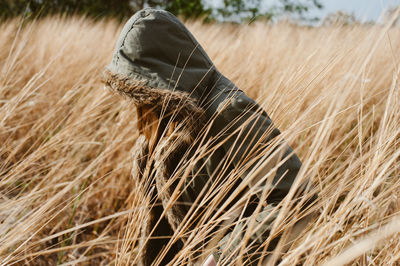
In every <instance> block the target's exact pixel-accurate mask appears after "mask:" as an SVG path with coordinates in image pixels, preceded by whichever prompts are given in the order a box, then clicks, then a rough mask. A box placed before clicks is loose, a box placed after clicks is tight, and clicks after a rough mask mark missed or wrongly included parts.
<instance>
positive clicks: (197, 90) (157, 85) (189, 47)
mask: <svg viewBox="0 0 400 266" xmlns="http://www.w3.org/2000/svg"><path fill="white" fill-rule="evenodd" d="M103 82H104V83H105V84H106V85H107V86H108V87H109V88H111V89H112V90H113V91H115V92H118V93H119V94H122V95H124V96H126V97H127V98H129V99H131V100H132V101H133V103H134V105H135V106H136V107H137V116H138V117H137V119H138V129H139V133H140V136H139V138H138V140H137V142H136V147H135V153H136V154H135V155H134V157H135V158H134V165H133V170H132V175H133V177H134V178H135V179H136V180H139V181H140V182H139V184H140V186H141V189H142V191H143V192H144V193H145V194H146V195H147V196H148V198H149V202H148V203H149V206H150V207H149V209H148V210H147V216H146V219H145V222H144V223H143V224H142V228H141V234H142V235H141V237H140V240H139V249H140V254H141V256H140V260H139V264H141V265H150V264H153V263H156V264H157V263H158V264H161V265H164V264H167V263H168V262H171V261H173V259H176V257H177V254H178V253H179V252H180V251H181V250H182V249H183V248H184V247H185V246H187V244H188V241H189V238H190V236H189V235H190V234H184V233H183V234H178V235H179V237H177V236H176V235H177V234H175V237H172V236H173V235H174V233H175V232H176V231H177V230H186V231H188V232H190V230H192V231H193V230H197V229H196V228H197V227H196V226H198V225H199V224H200V223H201V222H202V223H203V224H204V220H207V219H209V220H210V219H211V218H210V217H214V218H213V219H214V220H213V221H216V219H217V218H215V217H220V216H221V215H223V214H224V213H227V212H229V210H230V208H231V209H232V208H233V206H235V208H236V209H237V206H242V209H240V208H239V209H238V211H237V210H236V213H237V215H232V213H234V212H231V213H230V217H231V220H230V225H235V226H223V223H213V224H214V229H213V230H212V231H211V232H210V234H209V237H207V238H206V239H205V242H207V243H205V244H203V245H202V246H201V247H203V248H204V246H206V245H207V247H209V246H211V248H215V249H214V250H213V254H214V257H215V260H219V261H223V260H224V259H225V262H228V261H231V260H232V259H234V256H235V255H232V254H234V253H235V252H236V253H235V254H239V251H238V250H240V248H238V246H240V245H241V244H238V243H240V242H241V241H242V240H243V238H244V234H245V232H246V228H247V227H249V222H248V221H247V222H241V221H245V220H246V219H248V218H249V217H252V219H253V221H254V223H253V228H257V229H256V230H253V231H252V233H251V234H250V237H249V238H248V240H247V241H248V246H249V248H248V249H247V250H246V252H244V253H245V254H244V255H243V252H242V253H241V254H242V255H243V256H242V257H244V259H248V261H247V263H246V264H248V263H249V262H250V261H252V262H258V261H259V260H260V259H261V258H262V257H263V255H262V254H264V253H265V252H266V251H268V250H272V249H273V248H274V247H275V245H276V243H273V242H274V241H272V242H271V243H269V245H267V246H266V245H265V243H264V241H265V239H267V238H268V235H269V232H270V230H271V225H272V223H273V221H274V219H276V217H277V213H276V212H275V213H274V212H272V211H271V210H272V209H274V206H277V205H278V204H279V203H280V202H282V200H283V199H284V198H285V196H287V195H288V193H289V191H290V189H291V187H292V184H293V183H294V182H295V178H296V175H297V173H298V172H299V169H300V167H301V162H300V160H299V158H298V157H297V155H296V154H295V153H294V152H293V150H292V149H291V148H290V147H289V146H288V145H287V144H286V143H284V141H283V140H282V138H279V135H280V132H279V130H278V129H276V128H275V127H274V125H273V123H272V121H271V119H270V118H269V117H268V115H267V113H266V112H265V111H263V110H262V109H261V107H260V106H259V105H258V104H257V103H256V102H255V101H253V100H252V99H250V98H249V97H248V96H246V95H245V93H244V92H243V91H241V90H240V89H239V88H237V87H236V86H235V85H234V84H233V83H232V82H231V81H230V80H229V79H228V78H226V77H225V76H224V75H222V74H221V73H220V72H219V71H218V69H216V67H215V65H214V64H213V62H212V61H211V60H210V58H209V57H208V55H207V54H206V52H205V51H204V49H203V48H202V47H201V45H200V44H199V43H198V42H197V41H196V39H195V38H194V37H193V35H192V34H191V33H190V32H189V30H188V29H187V28H186V27H185V26H184V25H183V24H182V23H181V22H180V21H179V20H178V19H177V18H176V17H175V16H174V15H172V14H171V13H169V12H166V11H162V10H155V9H144V10H141V11H139V12H137V13H136V14H135V15H133V16H132V17H131V18H130V19H129V21H128V22H127V23H126V25H125V26H124V28H123V30H122V32H121V34H120V36H119V39H118V41H117V44H116V48H115V52H114V54H113V57H112V61H111V63H110V64H109V65H108V67H107V68H106V70H105V71H104V77H103ZM204 147H206V148H204ZM265 150H268V152H265ZM232 177H235V178H232ZM249 177H251V178H249ZM221 184H222V185H224V188H225V192H224V193H219V194H218V193H215V191H216V190H217V188H221ZM299 187H302V188H301V189H298V191H296V193H295V194H296V195H298V198H297V199H296V200H299V199H300V198H301V195H302V192H303V190H304V189H305V188H306V187H307V185H303V186H299ZM213 191H214V194H213ZM249 191H250V192H251V193H249ZM217 194H218V195H219V197H217V196H215V195H217ZM221 195H223V196H221ZM299 195H300V196H299ZM213 197H214V198H213ZM239 201H240V202H242V205H238V204H237V202H239ZM301 201H302V202H303V203H304V202H305V201H306V200H304V199H302V200H301ZM215 202H216V203H215ZM210 204H211V205H212V204H215V205H213V206H215V207H214V208H211V209H212V211H211V212H207V211H208V210H206V208H205V206H210ZM205 214H207V215H205ZM218 215H219V216H218ZM205 217H206V218H205ZM209 224H211V223H209ZM225 224H226V223H225ZM257 225H258V226H257ZM222 227H223V228H225V230H221V228H222ZM216 232H223V233H222V234H221V233H216ZM217 236H218V237H217ZM277 239H278V238H277ZM210 243H214V244H213V245H214V246H213V245H211V244H210ZM263 243H264V245H263ZM242 245H243V243H242ZM196 249H197V250H198V249H199V247H196ZM229 256H230V259H228V257H229Z"/></svg>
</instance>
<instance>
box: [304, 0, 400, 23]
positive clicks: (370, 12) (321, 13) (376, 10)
mask: <svg viewBox="0 0 400 266" xmlns="http://www.w3.org/2000/svg"><path fill="white" fill-rule="evenodd" d="M320 2H321V3H322V4H323V5H324V8H323V9H322V10H312V11H311V12H310V15H312V16H316V17H320V18H323V17H325V16H326V15H327V14H329V13H332V12H335V11H338V10H343V11H346V12H347V13H353V14H354V15H355V16H356V18H358V19H360V20H361V21H369V20H374V21H378V19H379V17H380V15H381V14H382V12H383V10H385V9H387V8H389V7H391V6H400V0H321V1H320Z"/></svg>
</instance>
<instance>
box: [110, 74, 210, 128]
mask: <svg viewBox="0 0 400 266" xmlns="http://www.w3.org/2000/svg"><path fill="white" fill-rule="evenodd" d="M102 81H103V83H105V85H107V87H109V88H110V89H111V90H112V91H114V92H117V93H118V94H121V95H123V96H125V97H127V98H129V99H131V100H132V101H133V103H134V104H135V105H137V106H151V107H152V108H154V110H155V111H156V112H159V113H161V112H164V113H165V114H169V115H174V116H176V117H177V118H178V119H181V120H183V119H189V120H195V121H193V122H194V123H197V124H199V122H202V121H203V120H204V110H203V109H202V108H201V107H199V106H198V104H197V100H196V99H195V98H193V97H190V95H189V93H187V92H182V91H172V90H168V89H160V88H153V87H151V86H149V85H148V84H147V82H146V81H144V80H134V79H132V78H130V77H126V76H123V75H120V74H116V73H112V72H111V71H110V70H108V69H106V70H105V71H104V73H103V79H102ZM200 124H202V123H200Z"/></svg>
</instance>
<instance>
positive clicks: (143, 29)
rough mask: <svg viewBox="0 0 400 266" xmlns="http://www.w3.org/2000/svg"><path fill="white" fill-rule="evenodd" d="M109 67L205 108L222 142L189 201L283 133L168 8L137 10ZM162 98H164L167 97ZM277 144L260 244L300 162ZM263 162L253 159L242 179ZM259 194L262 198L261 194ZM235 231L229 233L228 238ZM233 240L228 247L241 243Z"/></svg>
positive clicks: (193, 183) (213, 136)
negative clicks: (279, 150) (269, 216)
mask: <svg viewBox="0 0 400 266" xmlns="http://www.w3.org/2000/svg"><path fill="white" fill-rule="evenodd" d="M107 69H108V71H109V72H110V73H112V74H116V75H118V76H119V77H124V79H129V80H132V81H140V82H142V83H143V84H145V85H146V86H147V87H148V88H149V89H150V90H151V92H152V93H153V92H155V93H157V91H159V92H160V95H161V94H163V95H165V94H168V93H170V94H171V95H179V93H182V95H184V96H185V97H186V96H187V97H189V98H190V100H191V101H192V102H193V103H194V104H195V105H197V106H198V107H199V108H201V110H202V111H203V113H204V116H205V118H206V121H208V122H209V123H211V124H210V130H209V133H208V135H207V138H210V139H213V141H214V142H213V143H214V144H215V145H217V143H218V142H220V141H222V143H223V144H222V145H221V146H220V148H218V149H217V150H216V151H215V152H214V153H213V154H211V155H210V156H209V157H208V158H207V159H206V162H205V168H202V169H200V174H199V175H198V176H196V177H195V178H194V180H191V181H190V183H189V184H188V189H187V190H186V191H185V192H184V194H183V199H184V200H185V201H187V202H189V203H190V202H194V201H195V200H196V198H197V196H198V195H199V194H200V193H201V191H202V190H203V189H204V188H205V187H207V184H208V185H209V184H210V181H211V182H212V181H213V178H215V176H217V175H218V173H219V171H221V170H222V167H223V166H222V162H226V161H229V165H228V168H229V169H230V170H232V169H239V168H241V167H243V165H245V164H246V160H248V158H249V157H252V158H255V157H256V156H257V155H258V154H260V153H261V152H262V150H263V149H265V147H267V146H268V145H269V143H270V142H271V141H273V140H274V138H276V137H277V136H278V135H279V134H280V132H279V130H278V129H276V128H275V127H274V125H273V123H272V121H271V119H270V118H269V117H268V115H267V113H266V112H265V111H263V110H262V109H261V108H260V106H259V105H258V104H257V103H256V102H255V101H253V100H252V99H250V98H249V97H248V96H246V95H245V93H244V92H242V91H241V90H240V89H238V88H237V87H236V86H235V85H234V84H233V83H232V82H231V81H230V80H229V79H228V78H226V77H225V76H224V75H222V74H221V73H220V72H219V71H218V70H217V69H216V67H215V66H214V64H213V62H212V61H211V60H210V58H209V57H208V56H207V54H206V52H205V51H204V49H203V48H202V47H201V45H200V44H199V43H198V42H197V41H196V39H195V38H194V37H193V35H192V34H191V33H190V32H189V31H188V30H187V29H186V27H185V26H184V25H183V24H182V23H181V22H180V21H179V20H178V19H177V18H176V17H175V16H174V15H172V14H171V13H169V12H166V11H161V10H155V9H144V10H142V11H139V12H137V13H136V14H135V15H134V16H133V17H132V18H131V19H130V20H129V21H128V22H127V23H126V25H125V26H124V28H123V30H122V32H121V34H120V37H119V39H118V41H117V45H116V48H115V52H114V55H113V58H112V62H111V63H110V65H109V66H108V67H107ZM106 83H107V81H106ZM115 84H117V83H115V82H114V84H113V86H117V85H115ZM161 92H162V93H161ZM177 93H178V94H177ZM157 99H158V98H157ZM159 99H160V100H159V101H165V98H162V97H160V98H159ZM158 104H160V105H163V102H160V103H158ZM169 108H173V107H171V106H169ZM176 108H177V109H178V107H176ZM278 146H279V147H285V150H283V152H282V153H281V154H280V155H279V161H281V160H283V161H281V162H283V163H282V165H281V166H280V167H279V168H278V169H277V170H276V174H275V176H274V178H273V182H272V184H271V187H272V190H271V192H270V193H269V195H268V197H267V199H266V203H267V204H266V205H267V207H265V208H264V209H263V210H262V211H261V212H260V214H259V216H258V217H256V221H257V222H258V223H260V224H263V223H265V224H266V225H265V226H263V227H262V228H261V229H262V230H261V231H262V233H257V234H255V235H254V239H257V241H256V242H257V243H258V244H260V243H262V241H263V240H264V239H265V238H266V236H267V235H268V234H267V233H266V232H268V231H269V226H270V223H271V220H267V221H265V220H263V219H262V217H263V215H264V214H265V212H269V210H270V207H271V206H272V205H271V204H273V205H276V204H277V203H279V202H280V201H281V200H282V199H283V198H284V197H285V196H286V195H287V193H288V192H289V190H290V188H291V185H292V184H293V182H294V179H295V177H296V175H297V173H298V171H299V169H300V167H301V162H300V160H299V158H298V157H297V155H296V154H294V153H293V150H292V149H291V148H290V147H289V146H287V145H286V146H282V145H277V147H278ZM264 159H265V158H264ZM259 162H260V160H256V161H253V162H252V164H251V165H250V167H247V169H246V170H245V171H244V173H243V174H242V178H244V177H246V175H247V174H248V173H249V172H251V171H252V170H254V167H255V166H256V165H257V164H258V163H259ZM199 164H201V163H199ZM228 172H229V171H228ZM264 183H265V182H264ZM257 197H258V199H260V198H261V194H260V193H259V194H257ZM268 206H269V207H268ZM249 215H251V213H250V214H249ZM240 226H242V225H240ZM236 230H237V229H236ZM233 233H234V231H231V232H229V233H228V234H227V237H228V236H230V235H232V234H233ZM227 237H225V238H224V239H223V240H222V241H221V242H220V247H221V250H222V248H224V247H225V246H226V245H227V243H228V242H229V241H227ZM239 239H240V238H239ZM235 241H236V242H238V241H237V240H235ZM235 241H233V243H231V244H230V245H232V247H230V248H228V250H229V249H231V250H232V249H234V247H235V246H236V245H237V244H238V243H236V245H235V243H234V242H235Z"/></svg>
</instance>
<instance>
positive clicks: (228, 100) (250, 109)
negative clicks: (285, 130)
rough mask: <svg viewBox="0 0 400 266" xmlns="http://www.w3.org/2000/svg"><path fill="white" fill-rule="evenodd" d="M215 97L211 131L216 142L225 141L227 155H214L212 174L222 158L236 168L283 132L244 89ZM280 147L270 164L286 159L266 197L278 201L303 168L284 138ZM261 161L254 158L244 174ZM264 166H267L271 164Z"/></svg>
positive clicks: (212, 107)
mask: <svg viewBox="0 0 400 266" xmlns="http://www.w3.org/2000/svg"><path fill="white" fill-rule="evenodd" d="M213 99H214V100H213V101H212V103H211V104H209V105H208V106H207V112H208V115H209V117H211V116H212V115H214V117H215V119H214V121H213V124H212V128H211V134H212V135H213V137H214V138H215V139H216V141H222V142H223V145H222V148H223V154H224V155H223V156H224V157H225V158H221V152H220V153H216V154H214V155H212V156H211V157H210V159H209V162H208V167H209V169H208V170H209V172H210V173H212V172H214V171H215V169H217V168H218V167H219V165H220V163H221V161H223V160H228V161H229V163H230V164H232V166H233V167H234V168H238V167H243V165H245V164H246V162H248V161H249V160H250V159H251V158H257V156H259V155H260V154H261V153H262V151H263V150H265V149H266V148H267V147H268V146H269V145H271V141H273V140H274V139H275V138H276V137H277V136H278V135H279V134H280V131H279V130H278V129H277V128H275V126H274V125H273V123H272V121H271V119H270V118H269V116H268V115H267V113H266V112H265V111H263V110H262V109H261V107H260V106H259V105H258V104H257V103H256V102H255V101H254V100H252V99H251V98H249V97H248V96H247V95H246V94H245V93H244V92H242V91H240V90H237V89H235V90H219V91H218V93H217V94H216V95H214V97H213ZM281 145H282V146H281ZM278 147H280V148H279V150H280V151H281V152H280V153H276V152H275V153H274V152H272V153H271V156H276V158H270V160H269V161H270V162H271V163H270V164H269V166H270V167H271V168H273V167H275V166H276V165H277V163H279V162H280V161H284V162H283V164H282V165H281V166H280V167H279V168H278V169H277V171H276V174H275V177H274V179H273V181H272V185H273V190H272V191H271V193H270V194H269V196H268V198H267V201H268V203H277V202H279V201H281V200H282V199H283V198H284V197H285V196H286V195H287V193H288V192H289V190H290V188H291V185H292V184H293V182H294V179H295V178H296V175H297V173H298V171H299V169H300V167H301V162H300V159H299V158H298V157H297V155H296V154H295V153H294V152H293V150H292V148H291V147H290V146H289V145H287V144H286V143H284V142H283V141H281V143H280V144H279V145H278ZM259 160H260V159H258V160H257V159H254V160H253V162H252V164H251V166H250V167H248V166H246V167H245V168H247V169H246V170H245V173H244V174H243V175H242V176H243V177H244V176H246V175H247V174H248V173H249V172H250V171H251V170H252V169H253V168H254V167H255V166H256V165H257V163H258V162H259ZM254 161H255V162H254ZM264 167H267V168H268V164H266V165H264ZM269 170H270V169H264V170H263V171H261V173H264V174H265V173H267V172H268V171H269ZM215 172H218V171H215ZM250 185H251V184H250Z"/></svg>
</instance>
